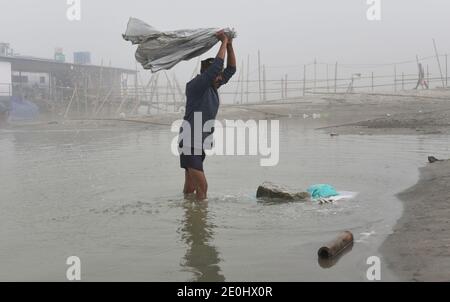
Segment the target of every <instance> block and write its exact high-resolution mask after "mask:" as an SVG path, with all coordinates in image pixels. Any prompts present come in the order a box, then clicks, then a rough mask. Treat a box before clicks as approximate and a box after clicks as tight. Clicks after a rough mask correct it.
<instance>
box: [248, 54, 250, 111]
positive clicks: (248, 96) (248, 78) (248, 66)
mask: <svg viewBox="0 0 450 302" xmlns="http://www.w3.org/2000/svg"><path fill="white" fill-rule="evenodd" d="M249 83H250V55H247V104H248V99H249Z"/></svg>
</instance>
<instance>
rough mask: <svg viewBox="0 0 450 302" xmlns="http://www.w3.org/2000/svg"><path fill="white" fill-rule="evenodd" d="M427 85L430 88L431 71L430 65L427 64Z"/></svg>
mask: <svg viewBox="0 0 450 302" xmlns="http://www.w3.org/2000/svg"><path fill="white" fill-rule="evenodd" d="M427 84H428V88H427V89H429V87H430V69H429V68H428V64H427Z"/></svg>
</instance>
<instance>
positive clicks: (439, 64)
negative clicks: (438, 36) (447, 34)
mask: <svg viewBox="0 0 450 302" xmlns="http://www.w3.org/2000/svg"><path fill="white" fill-rule="evenodd" d="M433 45H434V52H435V53H436V61H437V64H438V66H439V74H440V75H441V81H442V87H445V81H444V76H443V74H442V68H441V61H440V60H439V53H438V50H437V47H436V41H435V40H434V39H433Z"/></svg>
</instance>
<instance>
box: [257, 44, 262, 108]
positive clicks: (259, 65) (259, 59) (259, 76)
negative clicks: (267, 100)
mask: <svg viewBox="0 0 450 302" xmlns="http://www.w3.org/2000/svg"><path fill="white" fill-rule="evenodd" d="M258 87H259V101H260V102H261V99H262V97H261V53H260V51H259V49H258Z"/></svg>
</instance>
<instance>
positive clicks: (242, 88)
mask: <svg viewBox="0 0 450 302" xmlns="http://www.w3.org/2000/svg"><path fill="white" fill-rule="evenodd" d="M244 67H245V66H244V60H242V81H241V104H243V103H244V82H245V81H244V75H245V73H244V70H245V68H244Z"/></svg>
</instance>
